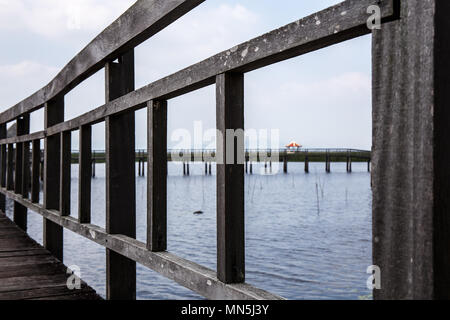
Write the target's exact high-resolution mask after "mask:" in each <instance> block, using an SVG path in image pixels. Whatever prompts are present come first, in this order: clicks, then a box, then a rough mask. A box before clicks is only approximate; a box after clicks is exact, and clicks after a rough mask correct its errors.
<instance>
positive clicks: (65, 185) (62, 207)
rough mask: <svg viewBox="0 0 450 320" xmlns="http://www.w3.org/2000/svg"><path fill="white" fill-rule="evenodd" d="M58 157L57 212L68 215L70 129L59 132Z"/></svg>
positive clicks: (70, 153) (70, 163)
mask: <svg viewBox="0 0 450 320" xmlns="http://www.w3.org/2000/svg"><path fill="white" fill-rule="evenodd" d="M60 157H61V160H60V161H61V162H60V168H61V174H60V183H59V187H60V191H59V212H60V213H61V215H62V216H70V193H71V190H70V186H71V183H70V180H71V165H72V134H71V132H70V131H65V132H62V133H61V154H60Z"/></svg>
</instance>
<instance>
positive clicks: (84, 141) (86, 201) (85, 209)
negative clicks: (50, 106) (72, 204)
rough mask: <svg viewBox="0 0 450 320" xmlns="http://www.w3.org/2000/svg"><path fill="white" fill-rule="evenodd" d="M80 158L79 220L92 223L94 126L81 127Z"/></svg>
mask: <svg viewBox="0 0 450 320" xmlns="http://www.w3.org/2000/svg"><path fill="white" fill-rule="evenodd" d="M79 138H80V143H79V148H80V154H79V160H78V172H79V174H78V220H79V221H80V223H91V180H92V165H91V161H92V127H91V126H90V125H87V126H82V127H80V131H79Z"/></svg>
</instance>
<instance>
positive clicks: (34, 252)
mask: <svg viewBox="0 0 450 320" xmlns="http://www.w3.org/2000/svg"><path fill="white" fill-rule="evenodd" d="M49 254H50V252H49V251H47V250H45V249H42V247H40V248H39V247H38V248H30V249H28V250H21V251H8V252H0V258H9V257H24V256H37V255H49Z"/></svg>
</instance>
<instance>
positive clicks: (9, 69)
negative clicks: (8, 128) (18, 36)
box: [0, 60, 59, 110]
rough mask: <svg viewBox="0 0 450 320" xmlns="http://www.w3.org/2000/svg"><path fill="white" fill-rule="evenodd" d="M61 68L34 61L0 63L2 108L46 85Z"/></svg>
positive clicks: (0, 107)
mask: <svg viewBox="0 0 450 320" xmlns="http://www.w3.org/2000/svg"><path fill="white" fill-rule="evenodd" d="M58 71H59V70H58V69H57V68H55V67H52V66H47V65H43V64H40V63H37V62H34V61H27V60H26V61H22V62H19V63H17V64H12V65H0V84H1V85H0V97H1V100H0V101H1V106H0V110H5V109H7V108H8V107H11V106H12V105H14V104H16V103H18V102H20V101H21V100H23V99H24V98H26V97H28V96H29V95H31V94H33V93H34V92H36V91H37V90H39V89H40V88H42V87H44V86H45V85H46V84H47V83H48V82H50V80H51V79H52V78H53V77H54V76H55V75H56V74H57V72H58Z"/></svg>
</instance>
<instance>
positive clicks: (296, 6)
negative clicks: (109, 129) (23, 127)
mask: <svg viewBox="0 0 450 320" xmlns="http://www.w3.org/2000/svg"><path fill="white" fill-rule="evenodd" d="M134 2H135V0H66V1H60V0H0V43H1V44H2V50H0V112H1V111H4V110H7V109H8V108H10V107H11V106H13V105H14V104H16V103H18V102H20V101H21V100H23V99H24V98H26V97H28V96H29V95H31V94H32V93H34V92H35V91H37V90H39V89H40V88H42V87H43V86H45V85H46V84H47V83H48V82H50V81H51V80H52V79H53V77H54V76H56V74H57V73H58V72H59V71H60V70H61V69H62V68H63V67H64V66H65V65H66V64H67V63H68V62H69V61H70V60H71V59H72V58H73V57H74V56H75V55H76V54H77V53H78V52H79V51H81V50H82V49H83V47H85V46H86V45H87V44H88V43H89V42H90V41H91V40H92V39H93V38H94V37H95V36H96V35H97V34H99V33H100V32H101V31H102V30H103V29H104V28H105V27H107V26H108V25H109V24H110V23H112V22H113V21H114V20H115V19H117V18H118V17H119V16H120V15H121V14H122V13H123V12H124V11H125V10H126V9H127V8H129V7H130V6H131V5H132V4H133V3H134ZM339 2H340V1H339V0H281V1H273V0H206V1H205V2H204V3H203V4H201V5H200V6H199V7H197V8H195V9H194V10H193V11H191V12H189V13H188V14H186V15H185V16H183V17H182V18H180V19H179V20H177V21H176V22H175V23H173V24H172V25H170V26H169V27H167V28H166V29H164V30H163V31H161V32H160V33H159V34H157V35H155V36H154V37H152V38H151V39H149V40H147V41H146V42H144V43H143V44H141V45H140V46H138V47H137V48H136V49H135V56H136V89H138V88H140V87H142V86H145V85H147V84H149V83H151V82H153V81H155V80H158V79H160V78H163V77H165V76H167V75H170V74H172V73H174V72H176V71H178V70H180V69H183V68H185V67H188V66H190V65H192V64H195V63H197V62H200V61H202V60H204V59H206V58H208V57H210V56H212V55H214V54H216V53H219V52H221V51H223V50H226V49H229V48H231V47H233V46H235V45H237V44H239V43H242V42H245V41H248V40H250V39H252V38H254V37H257V36H259V35H261V34H263V33H266V32H269V31H271V30H273V29H276V28H279V27H281V26H283V25H286V24H288V23H291V22H293V21H295V20H298V19H300V18H302V17H305V16H307V15H309V14H312V13H314V12H316V11H319V10H322V9H325V8H327V7H329V6H331V5H334V4H336V3H339ZM370 52H371V38H370V36H364V37H360V38H357V39H354V40H350V41H347V42H344V43H341V44H338V45H334V46H332V47H328V48H325V49H322V50H319V51H316V52H313V53H308V54H306V55H302V56H300V57H296V58H294V59H290V60H288V61H284V62H281V63H278V64H275V65H272V66H269V67H265V68H262V69H259V70H256V71H253V72H250V73H247V74H246V75H245V128H246V130H249V129H253V130H256V132H258V133H262V132H264V130H266V131H267V132H268V133H269V135H270V133H271V130H276V131H274V132H278V133H279V138H278V139H273V141H272V146H273V147H275V146H274V144H277V146H279V147H282V146H284V145H286V144H287V143H289V142H291V141H296V142H298V143H300V144H302V145H303V146H304V147H306V148H316V147H317V148H335V147H336V148H337V147H342V148H358V149H367V150H369V149H370V148H371V136H372V127H371V55H370ZM104 102H105V94H104V71H103V70H101V71H99V72H98V73H96V74H95V75H93V76H92V77H91V78H89V79H87V80H86V81H84V82H83V83H82V84H80V85H79V86H78V87H77V88H75V89H74V90H72V91H71V92H70V93H69V94H67V95H66V97H65V103H66V106H65V120H69V119H71V118H74V117H76V116H79V115H81V114H83V113H85V112H88V111H90V110H92V109H94V108H96V107H99V106H101V105H103V104H104ZM168 106H169V109H168V110H169V111H168V145H169V148H174V147H183V148H189V147H192V148H202V147H214V142H213V140H214V139H209V140H208V139H205V140H204V141H203V140H202V139H200V141H197V142H195V141H194V140H195V139H194V138H193V139H192V142H191V146H188V145H187V144H186V141H184V143H180V142H182V141H180V137H179V136H178V133H179V132H183V131H186V132H190V133H191V134H192V135H193V134H194V128H195V127H197V128H198V127H199V124H201V127H202V128H203V130H204V131H206V130H208V129H214V128H215V87H214V86H209V87H206V88H203V89H201V90H197V91H195V92H192V93H189V94H186V95H183V96H180V97H177V98H174V99H171V100H169V102H168ZM31 122H32V125H31V131H32V132H35V131H39V130H42V129H43V111H42V110H41V111H37V112H34V113H32V114H31ZM104 130H105V129H104V124H98V125H95V126H94V129H93V149H104V139H105V137H104ZM197 140H198V139H197ZM72 141H73V142H72V146H73V149H77V148H78V132H74V134H73V135H72ZM263 144H264V143H263V142H260V143H259V146H261V147H262V146H263ZM145 146H146V110H145V109H143V110H139V111H137V112H136V147H137V148H145Z"/></svg>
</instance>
